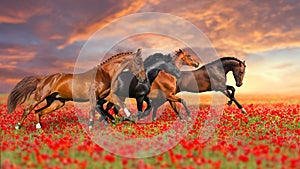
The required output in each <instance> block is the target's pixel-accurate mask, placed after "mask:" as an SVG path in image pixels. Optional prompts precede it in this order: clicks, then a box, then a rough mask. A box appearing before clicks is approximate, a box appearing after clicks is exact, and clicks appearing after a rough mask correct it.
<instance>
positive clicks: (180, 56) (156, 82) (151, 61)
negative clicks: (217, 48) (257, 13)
mask: <svg viewBox="0 0 300 169" xmlns="http://www.w3.org/2000/svg"><path fill="white" fill-rule="evenodd" d="M162 59H164V60H168V61H169V62H171V63H172V66H176V68H177V69H178V70H179V69H180V68H181V67H182V66H183V65H188V66H194V67H198V66H199V63H198V62H197V61H196V60H195V57H191V55H189V54H188V53H187V52H186V51H183V50H181V49H179V51H176V54H175V55H174V56H173V57H171V56H169V55H167V56H166V55H165V56H164V55H162V56H160V55H156V56H153V57H152V56H150V57H148V58H147V59H146V60H145V69H146V70H147V71H148V75H151V74H149V72H151V70H153V69H157V67H156V66H157V65H156V64H155V63H156V62H158V61H159V60H162ZM163 70H164V69H160V71H158V72H157V73H156V74H155V76H153V75H151V76H150V77H149V76H148V78H149V79H150V80H149V82H151V83H152V85H151V84H150V85H151V88H150V93H149V92H148V93H146V95H148V97H149V98H150V99H152V97H154V98H157V97H159V95H161V94H162V92H163V95H165V97H166V98H167V100H169V101H172V102H181V103H182V104H183V105H184V107H185V108H186V111H187V112H188V113H189V112H190V110H189V109H188V107H187V106H186V104H185V101H184V100H182V99H181V98H179V97H177V96H175V93H174V92H165V91H166V90H165V89H169V86H172V87H173V88H174V90H176V78H178V77H179V76H178V75H177V76H175V77H174V76H173V75H172V74H169V73H167V72H166V71H163ZM166 70H167V69H166ZM167 71H168V70H167ZM169 72H170V71H169ZM161 79H169V80H161ZM130 80H131V79H128V78H127V76H125V73H123V74H122V73H121V74H120V77H119V82H120V83H121V84H128V83H129V84H130V85H129V86H131V85H133V86H136V84H137V83H135V80H134V79H133V80H132V81H130ZM165 82H167V83H165ZM133 89H134V90H129V93H128V92H126V91H128V87H126V85H121V86H119V89H118V91H119V94H120V96H121V98H123V100H125V97H131V98H136V97H133V96H135V95H134V94H135V93H136V92H137V91H138V90H139V88H136V87H135V88H133ZM124 91H125V93H124ZM128 94H129V95H128ZM148 97H145V98H146V100H145V101H146V103H147V104H148V106H147V108H146V110H145V112H144V114H141V113H139V114H138V118H139V119H140V118H142V117H144V116H147V115H148V114H149V113H150V111H151V103H150V101H149V99H148ZM142 104H143V100H138V99H137V105H138V107H139V112H141V109H142ZM110 106H111V105H110ZM110 106H108V107H107V109H106V112H107V110H108V109H110V108H111V107H110ZM176 113H178V114H179V112H178V111H177V112H176ZM107 114H108V113H107ZM108 116H109V115H108ZM109 117H110V118H111V116H109Z"/></svg>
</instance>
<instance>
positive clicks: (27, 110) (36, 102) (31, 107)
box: [15, 97, 45, 130]
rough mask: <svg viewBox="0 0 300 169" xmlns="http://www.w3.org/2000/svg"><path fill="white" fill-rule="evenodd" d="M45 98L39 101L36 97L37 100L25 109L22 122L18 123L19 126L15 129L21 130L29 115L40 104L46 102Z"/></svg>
mask: <svg viewBox="0 0 300 169" xmlns="http://www.w3.org/2000/svg"><path fill="white" fill-rule="evenodd" d="M44 99H45V97H41V99H38V97H35V100H34V101H32V102H31V103H30V104H29V105H28V106H27V107H26V108H25V109H24V112H23V114H22V117H21V120H20V122H18V123H17V125H16V126H15V129H17V130H18V129H20V128H21V126H22V123H23V122H24V120H25V119H26V118H27V116H28V115H29V113H30V112H31V111H32V110H33V109H34V108H35V107H36V106H37V105H38V104H40V103H41V102H42V101H44Z"/></svg>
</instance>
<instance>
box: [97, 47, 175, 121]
mask: <svg viewBox="0 0 300 169" xmlns="http://www.w3.org/2000/svg"><path fill="white" fill-rule="evenodd" d="M172 59H173V58H172V57H171V56H170V55H163V54H161V53H155V54H153V55H150V56H149V57H148V58H147V59H146V60H145V61H144V65H145V70H146V74H147V77H148V83H140V82H139V81H138V79H137V78H136V77H135V76H134V75H133V74H132V73H131V72H130V71H123V72H122V73H121V74H120V75H119V77H118V81H119V85H118V90H117V92H116V94H117V95H118V96H119V97H120V98H121V100H123V101H124V100H125V98H126V97H129V98H135V99H136V101H137V108H138V114H139V115H140V114H141V113H142V104H143V100H144V101H145V102H146V103H147V105H148V106H147V108H146V109H145V111H147V110H148V109H150V108H151V101H150V99H149V98H148V97H147V96H146V95H147V94H148V93H149V91H150V86H151V84H152V82H153V81H154V79H155V78H156V76H157V75H158V73H159V71H160V70H164V71H166V72H167V73H169V74H171V75H173V76H175V77H176V78H179V77H180V76H181V72H180V70H179V69H178V68H177V66H176V65H175V63H174V62H173V61H172ZM105 102H106V100H104V99H102V100H99V101H98V103H97V105H98V106H99V107H97V108H96V110H97V111H98V112H99V113H100V114H101V115H103V114H106V115H104V116H101V118H100V121H101V120H105V124H108V119H107V117H109V118H110V119H111V121H112V123H114V121H115V119H114V117H113V116H112V115H111V114H109V113H108V110H109V109H111V108H112V107H113V106H114V113H115V114H118V108H117V106H116V105H114V104H113V103H111V102H109V103H108V104H107V106H106V109H105V110H104V107H103V105H104V104H105ZM102 111H104V112H102Z"/></svg>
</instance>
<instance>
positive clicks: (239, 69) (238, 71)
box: [233, 61, 246, 87]
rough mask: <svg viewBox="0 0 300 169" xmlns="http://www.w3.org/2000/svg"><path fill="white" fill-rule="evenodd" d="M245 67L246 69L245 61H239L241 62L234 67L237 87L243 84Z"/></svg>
mask: <svg viewBox="0 0 300 169" xmlns="http://www.w3.org/2000/svg"><path fill="white" fill-rule="evenodd" d="M245 69H246V64H245V61H242V62H239V64H238V65H237V66H235V67H234V68H233V76H234V79H235V83H236V86H237V87H240V86H242V85H243V79H244V75H245Z"/></svg>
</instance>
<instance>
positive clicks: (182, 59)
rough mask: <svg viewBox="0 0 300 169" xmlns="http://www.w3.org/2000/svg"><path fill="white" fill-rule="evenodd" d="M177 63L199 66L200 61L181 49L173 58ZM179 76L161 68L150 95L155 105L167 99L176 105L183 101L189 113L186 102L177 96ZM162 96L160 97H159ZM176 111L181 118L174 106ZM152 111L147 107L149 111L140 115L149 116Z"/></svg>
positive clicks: (178, 64) (180, 65)
mask: <svg viewBox="0 0 300 169" xmlns="http://www.w3.org/2000/svg"><path fill="white" fill-rule="evenodd" d="M173 61H174V63H175V65H176V66H177V67H178V69H180V68H181V67H182V66H183V65H187V66H194V67H198V66H199V62H198V61H197V60H196V58H195V57H191V55H189V54H188V53H187V52H186V51H183V50H181V49H179V51H178V52H177V54H176V55H175V56H174V59H173ZM176 82H177V78H176V77H174V76H173V75H171V74H169V73H167V72H165V71H163V70H161V71H160V72H159V73H158V75H157V77H156V78H155V79H154V81H153V83H152V85H151V88H150V93H149V94H148V97H149V98H150V99H151V100H152V103H153V105H156V104H162V103H164V102H165V101H166V100H167V101H169V102H170V103H171V106H172V107H173V106H175V104H176V102H179V103H181V104H182V105H183V106H184V108H185V110H186V112H187V114H188V115H189V114H190V110H189V108H188V107H187V105H186V102H185V101H184V100H183V99H181V98H180V97H178V96H176V95H175V94H176V90H177V84H176ZM159 98H160V99H159ZM174 110H175V112H176V113H177V115H178V116H179V118H180V119H182V118H181V116H180V113H179V111H177V109H176V107H174ZM150 112H151V108H149V109H148V108H147V111H145V112H144V114H143V115H142V116H141V117H140V118H142V117H145V116H148V115H149V114H150Z"/></svg>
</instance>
